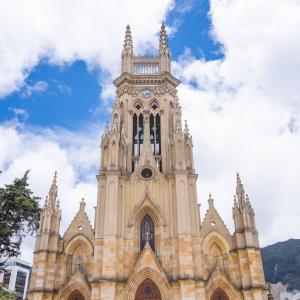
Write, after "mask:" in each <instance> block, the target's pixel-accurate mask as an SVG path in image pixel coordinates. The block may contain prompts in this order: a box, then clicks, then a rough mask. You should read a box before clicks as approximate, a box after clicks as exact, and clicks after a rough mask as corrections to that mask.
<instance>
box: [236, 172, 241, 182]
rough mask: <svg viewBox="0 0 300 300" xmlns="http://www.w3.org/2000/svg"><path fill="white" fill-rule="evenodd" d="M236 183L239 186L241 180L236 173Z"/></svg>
mask: <svg viewBox="0 0 300 300" xmlns="http://www.w3.org/2000/svg"><path fill="white" fill-rule="evenodd" d="M236 182H237V184H241V178H240V174H239V173H236Z"/></svg>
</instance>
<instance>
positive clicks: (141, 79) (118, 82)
mask: <svg viewBox="0 0 300 300" xmlns="http://www.w3.org/2000/svg"><path fill="white" fill-rule="evenodd" d="M113 83H114V85H115V86H116V87H117V88H120V87H121V86H122V85H124V84H129V85H154V86H157V85H163V84H165V83H169V84H170V85H171V86H173V87H174V88H176V87H177V86H178V85H179V84H180V81H179V80H178V79H177V78H175V77H174V76H173V75H172V74H170V73H169V72H163V73H160V74H131V73H127V72H124V73H123V74H121V75H120V76H119V77H118V78H116V79H115V80H114V81H113Z"/></svg>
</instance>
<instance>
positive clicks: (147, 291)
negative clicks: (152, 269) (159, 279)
mask: <svg viewBox="0 0 300 300" xmlns="http://www.w3.org/2000/svg"><path fill="white" fill-rule="evenodd" d="M134 300H161V295H160V291H159V289H158V287H157V285H156V284H155V283H154V282H153V281H152V280H151V279H145V280H144V281H143V282H142V283H141V284H140V286H139V287H138V289H137V291H136V294H135V298H134Z"/></svg>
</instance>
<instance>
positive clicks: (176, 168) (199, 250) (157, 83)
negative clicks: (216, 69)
mask: <svg viewBox="0 0 300 300" xmlns="http://www.w3.org/2000/svg"><path fill="white" fill-rule="evenodd" d="M170 63H171V54H170V50H169V48H168V44H167V36H166V31H165V26H164V25H162V28H161V31H160V40H159V51H158V55H157V56H150V57H148V56H145V57H140V56H135V55H134V53H133V43H132V37H131V32H130V28H129V26H127V29H126V36H125V43H124V47H123V51H122V72H121V75H120V76H119V77H118V78H117V79H116V80H115V81H114V85H115V87H116V100H115V103H114V105H113V109H112V121H111V126H107V127H106V130H105V132H104V134H103V137H102V140H101V162H100V169H99V173H98V175H97V182H98V197H97V206H96V211H95V223H94V227H92V226H91V224H90V222H89V220H88V217H87V214H86V212H85V203H84V201H82V202H81V203H80V209H79V211H78V213H77V215H76V216H75V217H74V219H73V221H72V222H71V224H70V225H69V227H68V229H67V230H66V232H65V233H64V235H62V236H61V235H60V232H59V227H60V220H61V211H60V208H59V204H58V200H57V183H56V174H55V177H54V180H53V183H52V186H51V188H50V192H49V195H48V197H47V199H46V203H45V207H44V209H43V212H42V214H41V221H40V229H39V232H38V234H37V237H36V246H35V252H34V263H33V271H32V278H31V284H30V289H29V293H28V299H30V300H42V299H43V300H44V299H47V300H48V299H49V300H50V299H51V300H58V299H59V300H62V299H63V300H100V299H103V300H141V299H148V300H171V299H172V300H173V299H174V300H181V299H185V300H196V299H197V300H205V299H206V300H228V299H230V300H242V299H245V300H254V299H255V300H263V299H264V300H265V299H267V290H266V286H265V279H264V272H263V267H262V260H261V253H260V247H259V241H258V233H257V229H256V225H255V220H254V211H253V208H252V206H251V204H250V201H249V198H248V197H247V195H246V194H245V191H244V188H243V185H242V183H241V180H240V178H239V176H238V178H237V186H236V192H235V194H236V195H235V197H234V203H233V209H232V211H233V220H234V228H235V231H234V233H233V234H231V233H230V232H229V231H228V229H227V228H226V226H225V224H224V223H223V221H222V219H221V217H220V215H219V214H218V212H217V210H216V208H215V207H214V201H213V199H212V198H211V196H209V199H208V202H209V208H208V211H207V212H206V215H205V217H204V219H203V220H202V221H201V218H200V211H199V204H198V200H197V190H196V181H197V175H196V173H195V169H194V159H193V142H192V137H191V135H190V133H189V130H188V127H187V124H185V125H184V126H183V124H182V116H181V107H180V104H179V100H178V98H177V91H176V88H177V86H178V85H179V81H178V80H177V79H176V78H175V77H174V76H173V75H172V74H171V66H170ZM183 127H184V128H183Z"/></svg>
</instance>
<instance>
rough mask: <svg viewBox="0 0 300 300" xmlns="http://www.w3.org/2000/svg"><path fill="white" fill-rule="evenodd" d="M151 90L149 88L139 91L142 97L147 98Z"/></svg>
mask: <svg viewBox="0 0 300 300" xmlns="http://www.w3.org/2000/svg"><path fill="white" fill-rule="evenodd" d="M151 94H152V93H151V91H150V90H147V89H146V90H142V91H141V93H140V95H141V96H142V97H144V98H149V97H150V96H151Z"/></svg>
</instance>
